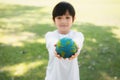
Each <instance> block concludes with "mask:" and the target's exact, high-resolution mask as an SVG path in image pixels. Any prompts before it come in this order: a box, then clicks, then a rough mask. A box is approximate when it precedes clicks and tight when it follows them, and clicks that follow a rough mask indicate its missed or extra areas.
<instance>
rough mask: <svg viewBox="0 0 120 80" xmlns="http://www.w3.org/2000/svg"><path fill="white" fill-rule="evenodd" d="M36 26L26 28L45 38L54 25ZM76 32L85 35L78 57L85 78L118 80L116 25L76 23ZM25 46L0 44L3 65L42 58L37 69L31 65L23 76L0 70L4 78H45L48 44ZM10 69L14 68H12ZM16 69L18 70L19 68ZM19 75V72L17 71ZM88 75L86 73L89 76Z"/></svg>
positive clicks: (90, 79) (26, 62)
mask: <svg viewBox="0 0 120 80" xmlns="http://www.w3.org/2000/svg"><path fill="white" fill-rule="evenodd" d="M33 26H34V29H33V28H25V31H29V32H32V33H35V34H37V35H38V37H37V38H44V35H45V33H46V32H47V31H50V30H51V31H52V30H54V29H55V28H53V26H50V25H49V26H48V24H36V25H33ZM73 26H74V27H73V28H75V29H76V30H77V31H81V32H82V33H83V34H84V35H85V42H84V47H83V49H82V51H81V54H80V56H79V63H80V73H81V79H82V80H87V79H89V80H113V79H116V80H119V79H120V76H119V74H120V70H119V67H120V65H119V61H120V56H119V55H120V54H119V50H120V43H119V41H118V39H117V38H115V35H114V34H113V33H112V32H111V30H112V29H114V28H116V27H111V26H97V25H94V24H90V23H84V24H82V25H77V24H75V25H73ZM23 43H24V46H23V47H14V46H11V45H5V44H2V43H1V44H0V49H1V50H0V53H1V54H0V57H1V61H0V63H2V64H1V65H0V68H1V69H2V68H4V67H7V66H8V68H9V66H14V65H18V66H19V65H20V64H21V63H25V64H26V65H28V66H27V67H29V64H30V63H32V62H36V61H41V62H42V61H43V64H39V65H38V66H37V67H35V68H30V69H29V70H28V71H27V72H25V73H24V74H22V75H20V76H15V75H13V74H15V71H13V72H14V73H13V72H10V71H12V70H8V71H2V70H1V72H0V74H1V76H0V78H1V79H2V80H6V79H11V78H14V79H15V80H26V79H29V80H33V79H36V80H39V79H41V80H43V79H44V77H45V71H46V66H47V61H48V53H47V50H46V48H45V43H37V42H34V43H30V42H27V41H23ZM10 68H11V67H10ZM16 71H17V70H16ZM18 74H19V73H18ZM86 75H87V76H86Z"/></svg>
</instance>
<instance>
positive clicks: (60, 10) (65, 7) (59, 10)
mask: <svg viewBox="0 0 120 80" xmlns="http://www.w3.org/2000/svg"><path fill="white" fill-rule="evenodd" d="M66 11H68V12H69V14H70V15H71V16H72V18H74V16H75V10H74V8H73V6H72V5H71V4H70V3H68V2H64V1H62V2H59V3H58V4H57V5H56V6H55V7H54V9H53V12H52V18H53V20H55V17H57V16H61V15H64V14H65V13H66Z"/></svg>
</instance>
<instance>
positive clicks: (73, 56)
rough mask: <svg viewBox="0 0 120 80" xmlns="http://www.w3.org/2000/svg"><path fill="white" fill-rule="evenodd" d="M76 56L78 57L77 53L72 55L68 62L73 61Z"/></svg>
mask: <svg viewBox="0 0 120 80" xmlns="http://www.w3.org/2000/svg"><path fill="white" fill-rule="evenodd" d="M78 55H79V54H78V53H75V54H74V55H72V56H71V57H70V58H69V60H73V59H75V58H76V57H77V56H78Z"/></svg>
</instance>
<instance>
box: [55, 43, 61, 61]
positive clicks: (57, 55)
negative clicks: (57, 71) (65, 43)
mask: <svg viewBox="0 0 120 80" xmlns="http://www.w3.org/2000/svg"><path fill="white" fill-rule="evenodd" d="M54 46H55V50H54V54H55V56H56V57H57V58H58V59H62V57H61V56H60V55H59V54H57V52H56V44H55V45H54Z"/></svg>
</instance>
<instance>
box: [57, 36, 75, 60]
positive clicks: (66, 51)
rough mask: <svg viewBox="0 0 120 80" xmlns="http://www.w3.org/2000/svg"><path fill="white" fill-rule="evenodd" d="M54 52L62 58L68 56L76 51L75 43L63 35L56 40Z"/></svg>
mask: <svg viewBox="0 0 120 80" xmlns="http://www.w3.org/2000/svg"><path fill="white" fill-rule="evenodd" d="M56 52H57V53H58V54H59V55H60V56H61V57H63V58H70V57H71V56H72V55H74V54H75V53H76V52H77V45H76V43H75V42H74V41H73V40H72V39H71V38H68V37H64V38H62V39H60V40H59V41H58V42H57V44H56Z"/></svg>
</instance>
